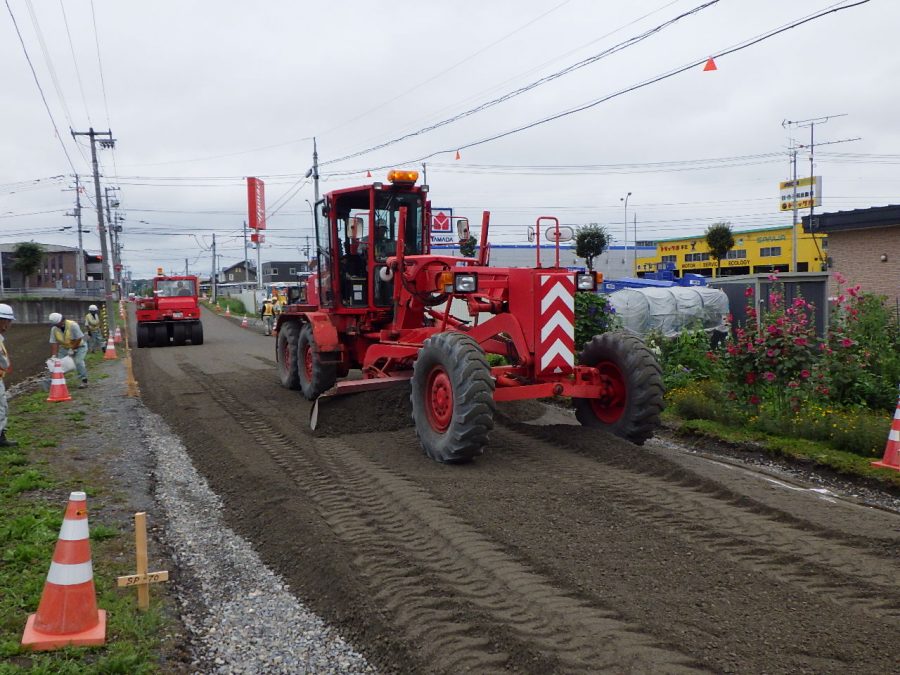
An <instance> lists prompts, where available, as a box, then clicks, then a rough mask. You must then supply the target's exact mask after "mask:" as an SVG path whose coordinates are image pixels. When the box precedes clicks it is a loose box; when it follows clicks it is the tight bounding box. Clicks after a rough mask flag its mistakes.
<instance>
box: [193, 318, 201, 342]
mask: <svg viewBox="0 0 900 675" xmlns="http://www.w3.org/2000/svg"><path fill="white" fill-rule="evenodd" d="M190 339H191V344H192V345H202V344H203V324H202V323H200V322H199V321H197V322H196V323H194V324H193V325H191V334H190Z"/></svg>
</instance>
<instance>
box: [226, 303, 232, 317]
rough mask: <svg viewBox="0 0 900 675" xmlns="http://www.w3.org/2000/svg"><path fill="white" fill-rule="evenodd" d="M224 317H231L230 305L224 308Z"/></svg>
mask: <svg viewBox="0 0 900 675" xmlns="http://www.w3.org/2000/svg"><path fill="white" fill-rule="evenodd" d="M225 316H231V305H229V306H228V307H226V308H225Z"/></svg>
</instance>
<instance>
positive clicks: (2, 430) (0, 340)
mask: <svg viewBox="0 0 900 675" xmlns="http://www.w3.org/2000/svg"><path fill="white" fill-rule="evenodd" d="M15 318H16V317H15V316H14V315H13V309H12V307H10V306H9V305H7V304H5V303H0V448H9V447H12V446H15V445H18V443H16V442H15V441H11V440H9V439H8V438H7V437H6V423H7V420H8V419H9V405H8V404H7V402H6V385H5V384H4V383H3V378H4V377H5V376H6V373H8V372H9V370H10V368H11V367H12V364H11V363H10V360H9V352H7V351H6V342H5V341H4V337H3V334H4V333H6V329H7V328H9V324H11V323H12V322H13V321H15Z"/></svg>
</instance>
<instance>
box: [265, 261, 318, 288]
mask: <svg viewBox="0 0 900 675" xmlns="http://www.w3.org/2000/svg"><path fill="white" fill-rule="evenodd" d="M308 272H309V264H308V263H307V262H306V261H305V260H302V261H301V260H273V261H271V262H264V263H263V264H262V280H263V284H273V283H282V282H288V281H297V275H298V274H306V273H308Z"/></svg>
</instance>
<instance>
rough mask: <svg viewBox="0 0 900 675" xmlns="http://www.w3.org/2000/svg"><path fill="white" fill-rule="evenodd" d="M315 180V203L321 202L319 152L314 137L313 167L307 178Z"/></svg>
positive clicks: (307, 173)
mask: <svg viewBox="0 0 900 675" xmlns="http://www.w3.org/2000/svg"><path fill="white" fill-rule="evenodd" d="M310 176H312V179H313V195H314V196H313V202H318V201H319V151H318V150H317V149H316V137H315V136H313V165H312V167H311V168H310V170H309V171H307V172H306V177H307V178H309V177H310Z"/></svg>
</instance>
